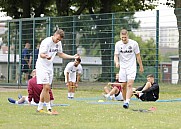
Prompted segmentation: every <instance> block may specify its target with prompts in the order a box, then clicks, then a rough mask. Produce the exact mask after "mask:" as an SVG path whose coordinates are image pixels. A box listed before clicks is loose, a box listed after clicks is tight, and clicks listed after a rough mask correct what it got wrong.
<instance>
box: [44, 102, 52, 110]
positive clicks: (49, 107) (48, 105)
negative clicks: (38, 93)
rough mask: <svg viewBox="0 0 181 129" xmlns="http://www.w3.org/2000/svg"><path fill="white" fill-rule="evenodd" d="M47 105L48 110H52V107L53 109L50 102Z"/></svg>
mask: <svg viewBox="0 0 181 129" xmlns="http://www.w3.org/2000/svg"><path fill="white" fill-rule="evenodd" d="M45 104H46V106H47V110H48V109H52V107H51V105H50V102H48V103H45Z"/></svg>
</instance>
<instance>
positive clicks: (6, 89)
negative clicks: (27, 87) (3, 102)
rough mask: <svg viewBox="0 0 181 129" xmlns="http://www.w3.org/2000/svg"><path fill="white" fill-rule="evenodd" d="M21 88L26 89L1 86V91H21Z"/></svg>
mask: <svg viewBox="0 0 181 129" xmlns="http://www.w3.org/2000/svg"><path fill="white" fill-rule="evenodd" d="M20 90H24V89H18V88H3V87H0V92H14V91H20Z"/></svg>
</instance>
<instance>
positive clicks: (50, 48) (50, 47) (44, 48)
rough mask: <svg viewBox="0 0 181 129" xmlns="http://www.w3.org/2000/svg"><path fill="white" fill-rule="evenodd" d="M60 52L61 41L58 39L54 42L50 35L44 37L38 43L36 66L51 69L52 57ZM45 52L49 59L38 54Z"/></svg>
mask: <svg viewBox="0 0 181 129" xmlns="http://www.w3.org/2000/svg"><path fill="white" fill-rule="evenodd" d="M57 52H59V53H62V43H61V41H59V42H58V43H54V42H53V40H52V37H47V38H45V39H44V40H43V41H42V42H41V45H40V48H39V54H38V59H37V62H36V68H38V69H42V70H51V71H53V59H54V57H55V55H56V53H57ZM41 53H45V54H48V56H49V57H51V59H50V60H48V59H46V58H41V57H40V54H41Z"/></svg>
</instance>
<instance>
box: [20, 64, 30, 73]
mask: <svg viewBox="0 0 181 129" xmlns="http://www.w3.org/2000/svg"><path fill="white" fill-rule="evenodd" d="M21 71H22V72H23V73H28V72H29V66H28V65H27V64H22V68H21Z"/></svg>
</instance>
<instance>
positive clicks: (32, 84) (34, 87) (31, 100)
mask: <svg viewBox="0 0 181 129" xmlns="http://www.w3.org/2000/svg"><path fill="white" fill-rule="evenodd" d="M31 76H32V78H31V79H30V80H29V81H28V96H19V100H17V101H16V100H14V99H12V98H8V101H9V102H10V103H14V104H22V103H28V104H29V105H30V104H38V103H39V100H40V94H41V91H42V89H43V85H42V84H37V81H36V70H35V69H34V70H33V71H32V73H31ZM49 94H50V100H51V101H53V100H54V98H53V93H52V91H51V90H50V92H49Z"/></svg>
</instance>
